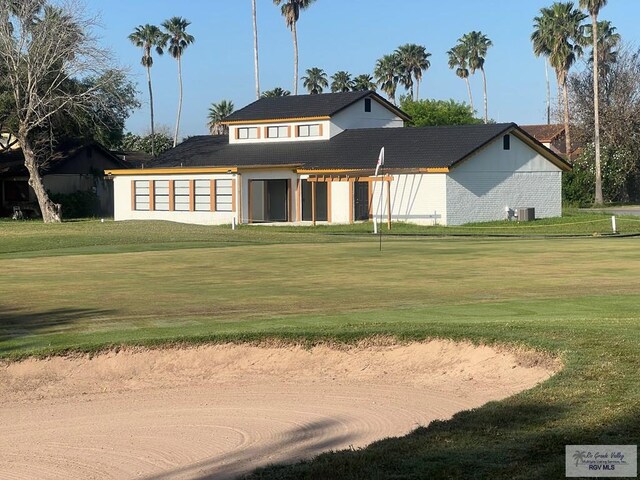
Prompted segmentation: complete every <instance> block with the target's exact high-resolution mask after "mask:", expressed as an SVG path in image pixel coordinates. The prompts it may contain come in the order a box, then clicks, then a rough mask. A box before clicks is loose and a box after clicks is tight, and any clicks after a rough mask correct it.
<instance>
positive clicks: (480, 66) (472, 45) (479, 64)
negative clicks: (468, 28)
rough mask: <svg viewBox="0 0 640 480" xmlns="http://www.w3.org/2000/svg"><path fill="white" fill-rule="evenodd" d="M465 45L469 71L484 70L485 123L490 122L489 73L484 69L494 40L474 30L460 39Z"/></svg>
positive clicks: (472, 72)
mask: <svg viewBox="0 0 640 480" xmlns="http://www.w3.org/2000/svg"><path fill="white" fill-rule="evenodd" d="M458 42H460V43H461V44H462V45H464V49H465V53H466V57H467V61H468V62H469V71H470V72H471V74H472V75H473V74H474V73H476V70H480V72H482V85H483V92H484V123H488V122H489V105H488V100H487V75H486V73H485V71H484V62H485V57H486V56H487V50H489V48H490V47H492V46H493V42H491V40H489V37H487V36H486V35H485V34H483V33H482V32H476V31H472V32H469V33H466V34H464V35H463V36H462V38H460V39H459V40H458Z"/></svg>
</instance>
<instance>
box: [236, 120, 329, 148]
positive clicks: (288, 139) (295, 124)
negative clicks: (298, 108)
mask: <svg viewBox="0 0 640 480" xmlns="http://www.w3.org/2000/svg"><path fill="white" fill-rule="evenodd" d="M316 124H319V125H322V135H320V136H316V137H296V131H297V130H296V127H298V126H300V125H316ZM253 127H257V128H259V129H260V138H245V139H237V138H236V130H237V129H238V128H253ZM268 127H290V128H291V130H290V131H291V136H290V137H282V138H280V137H278V138H267V136H266V135H267V131H266V129H267V128H268ZM329 135H330V127H329V120H305V121H300V122H275V123H251V124H250V123H247V124H238V125H231V126H230V127H229V144H238V145H246V144H248V143H271V142H291V141H296V142H309V141H317V140H329Z"/></svg>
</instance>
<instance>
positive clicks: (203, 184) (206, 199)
mask: <svg viewBox="0 0 640 480" xmlns="http://www.w3.org/2000/svg"><path fill="white" fill-rule="evenodd" d="M195 189H196V191H195V200H196V211H198V212H207V211H209V210H211V180H196V181H195Z"/></svg>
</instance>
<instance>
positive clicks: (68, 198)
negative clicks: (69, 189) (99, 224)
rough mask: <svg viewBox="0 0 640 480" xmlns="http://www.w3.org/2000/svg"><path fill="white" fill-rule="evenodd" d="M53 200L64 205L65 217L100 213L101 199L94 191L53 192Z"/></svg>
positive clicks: (63, 215) (50, 195)
mask: <svg viewBox="0 0 640 480" xmlns="http://www.w3.org/2000/svg"><path fill="white" fill-rule="evenodd" d="M49 198H50V199H51V201H52V202H55V203H59V204H60V205H62V217H63V218H88V217H95V216H97V215H98V214H99V213H100V200H99V199H98V196H97V195H96V194H95V193H93V192H86V191H85V192H83V191H80V190H78V191H76V192H74V193H51V192H49Z"/></svg>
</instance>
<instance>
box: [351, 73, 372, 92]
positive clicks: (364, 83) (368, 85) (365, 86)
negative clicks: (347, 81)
mask: <svg viewBox="0 0 640 480" xmlns="http://www.w3.org/2000/svg"><path fill="white" fill-rule="evenodd" d="M377 88H378V85H376V82H375V81H374V80H373V77H372V76H371V75H369V74H368V73H363V74H362V75H358V76H357V77H356V78H354V79H353V91H360V90H373V91H374V92H375V91H376V89H377Z"/></svg>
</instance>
